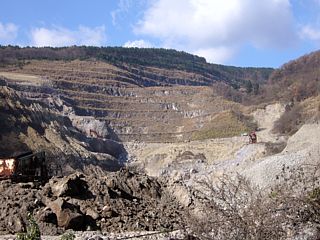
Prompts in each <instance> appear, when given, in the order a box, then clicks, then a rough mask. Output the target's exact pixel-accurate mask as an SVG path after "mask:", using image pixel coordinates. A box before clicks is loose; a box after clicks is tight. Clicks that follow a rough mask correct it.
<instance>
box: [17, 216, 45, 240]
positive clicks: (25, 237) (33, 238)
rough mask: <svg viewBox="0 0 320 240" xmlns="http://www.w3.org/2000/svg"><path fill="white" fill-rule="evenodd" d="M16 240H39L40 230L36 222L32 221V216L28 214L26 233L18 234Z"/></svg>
mask: <svg viewBox="0 0 320 240" xmlns="http://www.w3.org/2000/svg"><path fill="white" fill-rule="evenodd" d="M17 239H18V240H40V239H41V233H40V228H39V226H38V224H37V222H36V221H35V220H34V218H33V215H32V214H31V213H28V226H27V232H26V233H18V234H17Z"/></svg>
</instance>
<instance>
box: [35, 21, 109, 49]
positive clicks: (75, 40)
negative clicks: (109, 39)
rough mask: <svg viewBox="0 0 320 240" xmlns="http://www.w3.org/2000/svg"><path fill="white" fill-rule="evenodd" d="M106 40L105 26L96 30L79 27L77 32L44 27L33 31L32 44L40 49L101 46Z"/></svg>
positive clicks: (95, 28) (55, 27)
mask: <svg viewBox="0 0 320 240" xmlns="http://www.w3.org/2000/svg"><path fill="white" fill-rule="evenodd" d="M105 39H106V34H105V27H104V26H99V27H94V28H89V27H85V26H79V27H78V29H77V30H70V29H67V28H63V27H57V26H54V27H52V28H44V27H42V28H34V29H32V30H31V44H32V45H34V46H38V47H43V46H51V47H62V46H71V45H87V46H101V45H103V43H104V42H105Z"/></svg>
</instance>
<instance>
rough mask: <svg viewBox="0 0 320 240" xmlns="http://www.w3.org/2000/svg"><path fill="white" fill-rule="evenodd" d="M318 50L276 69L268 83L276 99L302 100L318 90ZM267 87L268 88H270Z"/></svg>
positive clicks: (319, 63)
mask: <svg viewBox="0 0 320 240" xmlns="http://www.w3.org/2000/svg"><path fill="white" fill-rule="evenodd" d="M319 66H320V51H317V52H313V53H310V54H307V55H305V56H302V57H300V58H298V59H295V60H292V61H290V62H288V63H286V64H284V65H283V66H282V67H281V68H279V69H276V70H275V71H274V72H273V73H272V74H271V75H270V79H269V81H268V84H269V85H271V86H270V88H271V90H272V91H273V96H272V95H271V96H269V97H276V98H278V99H284V100H291V101H298V102H299V101H302V100H305V99H307V98H308V97H311V96H316V95H317V94H318V93H319V90H320V70H319ZM270 88H269V90H270Z"/></svg>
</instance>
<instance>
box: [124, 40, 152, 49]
mask: <svg viewBox="0 0 320 240" xmlns="http://www.w3.org/2000/svg"><path fill="white" fill-rule="evenodd" d="M123 46H124V47H128V48H134V47H137V48H151V47H153V45H152V44H151V43H150V42H148V41H145V40H142V39H141V40H135V41H128V42H126V43H125V44H124V45H123Z"/></svg>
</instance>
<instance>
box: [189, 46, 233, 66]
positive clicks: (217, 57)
mask: <svg viewBox="0 0 320 240" xmlns="http://www.w3.org/2000/svg"><path fill="white" fill-rule="evenodd" d="M236 52H237V49H236V48H234V47H231V46H230V47H223V46H221V47H216V48H203V49H198V50H196V51H195V52H193V53H194V54H196V55H198V56H201V57H204V58H205V59H206V60H207V61H208V62H215V63H223V62H226V61H227V60H228V59H230V58H231V57H232V56H234V55H235V53H236Z"/></svg>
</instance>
